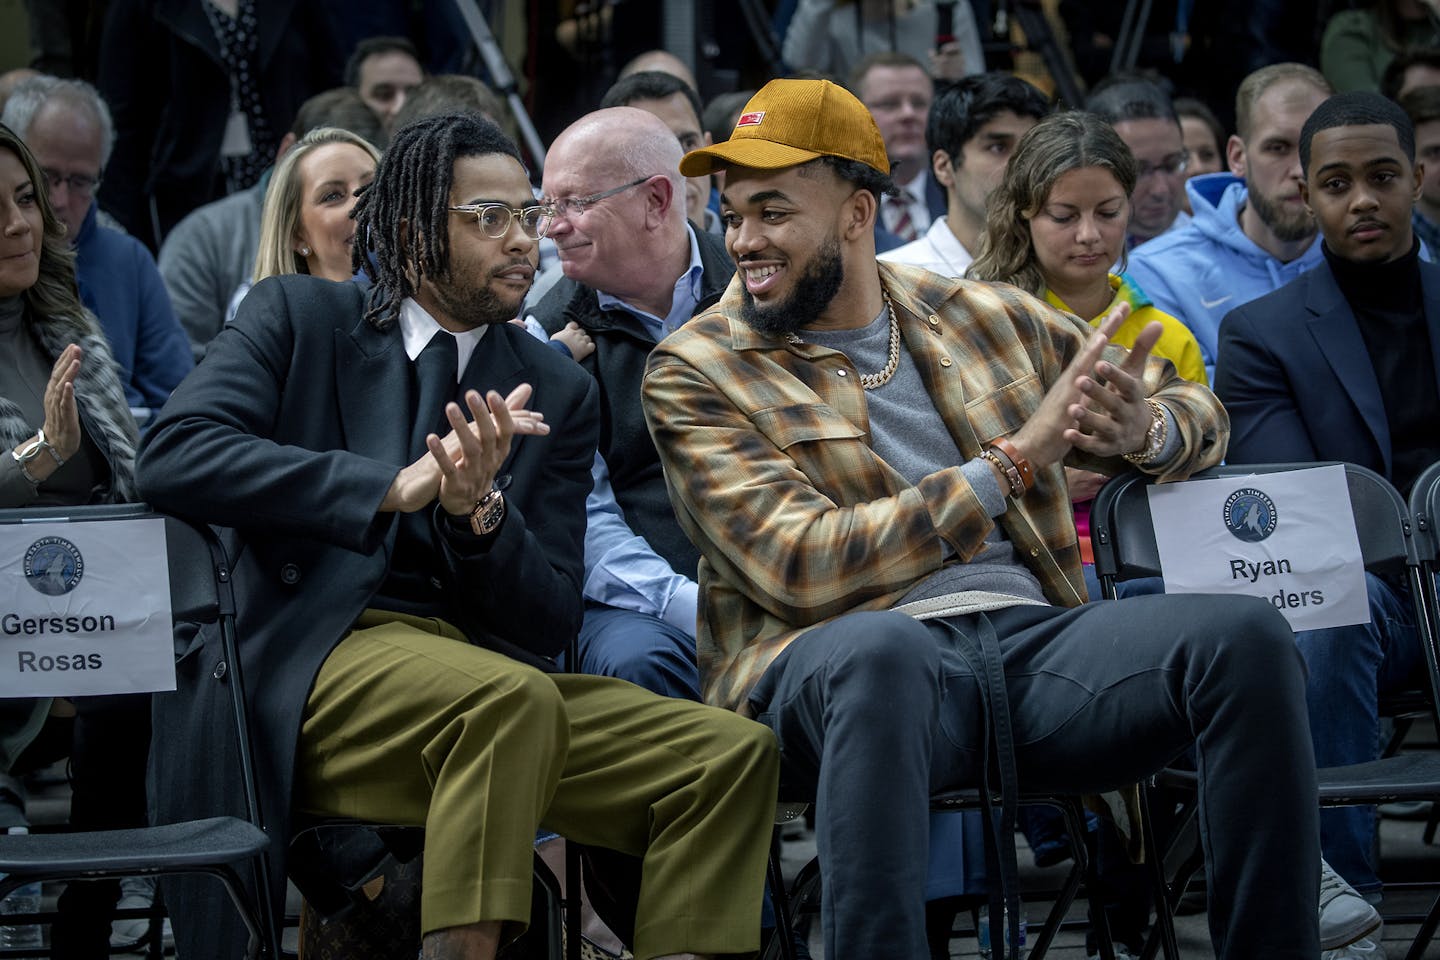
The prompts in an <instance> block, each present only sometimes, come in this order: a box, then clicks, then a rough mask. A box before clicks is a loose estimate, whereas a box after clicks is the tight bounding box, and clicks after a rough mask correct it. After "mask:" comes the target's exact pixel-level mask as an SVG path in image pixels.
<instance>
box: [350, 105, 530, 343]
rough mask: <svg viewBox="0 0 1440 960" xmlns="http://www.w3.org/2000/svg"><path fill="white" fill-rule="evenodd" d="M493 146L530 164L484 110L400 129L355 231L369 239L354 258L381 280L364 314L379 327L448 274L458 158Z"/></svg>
mask: <svg viewBox="0 0 1440 960" xmlns="http://www.w3.org/2000/svg"><path fill="white" fill-rule="evenodd" d="M491 153H501V154H504V155H506V156H509V157H514V158H515V160H516V162H517V163H522V164H523V161H521V160H520V151H519V150H518V149H517V148H516V146H515V144H514V143H513V142H512V141H511V140H510V138H509V137H507V136H505V133H504V132H503V131H502V130H501V129H500V128H499V127H497V126H496V125H495V124H494V123H492V122H490V121H489V120H487V119H485V118H484V117H482V116H481V115H480V114H478V113H450V114H444V115H442V116H437V117H426V118H425V119H423V120H417V121H415V122H414V123H412V124H410V125H409V126H407V127H404V128H402V129H401V130H399V131H397V132H396V134H395V137H394V139H393V140H391V142H390V149H388V150H386V151H385V155H384V157H382V158H381V160H380V166H379V167H378V168H377V169H376V170H375V179H374V181H373V182H372V183H371V184H370V186H369V187H367V188H366V189H365V191H364V192H363V193H361V194H360V198H359V200H357V201H356V203H355V211H354V213H353V214H352V216H353V217H354V218H355V235H356V237H357V238H360V237H364V238H365V241H364V243H356V244H355V247H354V251H353V252H352V254H351V264H352V266H353V267H354V269H355V270H357V271H358V270H362V269H363V270H365V271H366V272H368V273H369V274H371V276H372V278H373V279H374V281H375V285H374V289H373V290H372V291H371V295H370V301H369V307H368V309H366V311H365V319H366V320H367V321H368V322H369V323H370V324H371V325H373V326H374V327H375V328H376V329H377V330H387V329H389V328H390V326H391V325H392V324H394V323H395V322H396V320H397V319H398V317H399V316H400V303H401V301H403V300H404V299H405V298H406V297H413V296H414V295H415V291H416V289H417V287H418V286H419V283H420V279H421V278H422V277H425V276H430V277H433V278H435V279H437V280H446V279H448V278H449V275H450V224H449V220H450V212H449V207H450V186H451V183H452V181H453V180H454V175H455V161H456V160H458V159H460V158H462V157H479V156H485V155H487V154H491ZM371 252H373V254H374V259H375V262H374V264H371V263H370V262H369V261H368V259H367V253H371Z"/></svg>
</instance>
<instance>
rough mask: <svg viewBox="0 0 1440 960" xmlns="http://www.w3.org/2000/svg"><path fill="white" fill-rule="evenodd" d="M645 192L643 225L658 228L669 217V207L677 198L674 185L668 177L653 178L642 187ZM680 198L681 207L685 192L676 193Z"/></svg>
mask: <svg viewBox="0 0 1440 960" xmlns="http://www.w3.org/2000/svg"><path fill="white" fill-rule="evenodd" d="M644 190H645V225H646V226H647V227H649V228H652V229H653V228H655V227H658V226H659V225H660V224H662V223H664V222H665V219H666V217H668V216H669V215H670V206H671V205H672V204H673V203H675V197H676V196H677V193H676V190H675V184H674V183H672V182H671V181H670V178H669V177H655V178H654V179H652V180H651V181H650V182H649V183H648V184H646V185H645V187H644ZM678 196H679V197H680V198H681V205H682V206H683V205H684V198H685V191H684V190H681V191H679V193H678Z"/></svg>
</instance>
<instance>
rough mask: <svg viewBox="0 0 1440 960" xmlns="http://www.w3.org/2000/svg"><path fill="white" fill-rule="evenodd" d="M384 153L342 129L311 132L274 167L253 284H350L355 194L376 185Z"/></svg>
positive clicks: (261, 225) (321, 129) (361, 138)
mask: <svg viewBox="0 0 1440 960" xmlns="http://www.w3.org/2000/svg"><path fill="white" fill-rule="evenodd" d="M379 164H380V151H378V150H376V149H375V147H374V146H372V145H371V144H370V142H369V141H368V140H366V139H365V138H364V137H361V136H359V135H358V134H354V133H351V132H350V131H349V130H341V129H340V128H339V127H319V128H317V129H315V130H311V131H310V132H309V133H307V134H305V136H303V137H301V138H300V139H299V140H298V141H296V143H295V146H293V147H291V148H290V149H289V150H288V151H286V153H285V156H283V157H281V158H280V162H279V163H277V164H276V165H275V172H274V173H273V174H272V175H271V177H270V186H268V187H267V188H266V189H265V208H264V211H263V212H262V213H261V215H260V249H259V252H258V253H257V254H256V257H255V273H254V276H252V277H251V282H252V283H259V282H260V281H261V280H264V279H265V278H266V277H275V276H282V275H284V274H287V273H308V274H312V275H314V276H317V277H324V278H326V279H327V280H349V279H350V277H351V275H352V271H351V269H350V247H351V245H352V244H353V243H354V240H355V221H354V220H351V219H350V211H351V210H353V209H354V208H355V193H356V191H357V190H359V189H360V188H361V187H363V186H365V185H366V184H368V183H369V182H370V181H371V180H373V179H375V168H376V167H377V166H379Z"/></svg>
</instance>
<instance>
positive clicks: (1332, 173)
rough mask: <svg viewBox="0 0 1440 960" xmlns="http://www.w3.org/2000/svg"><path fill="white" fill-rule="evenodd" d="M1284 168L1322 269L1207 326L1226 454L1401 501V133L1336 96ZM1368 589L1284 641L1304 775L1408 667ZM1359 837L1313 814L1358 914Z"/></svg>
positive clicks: (1407, 404)
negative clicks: (1396, 495)
mask: <svg viewBox="0 0 1440 960" xmlns="http://www.w3.org/2000/svg"><path fill="white" fill-rule="evenodd" d="M1300 163H1301V166H1302V167H1303V168H1304V171H1305V180H1304V183H1303V185H1302V188H1301V190H1302V196H1303V197H1304V199H1305V203H1306V205H1307V206H1308V207H1309V208H1310V211H1311V213H1312V214H1313V215H1314V217H1315V219H1316V221H1317V223H1318V225H1319V227H1320V232H1321V234H1322V235H1323V237H1324V254H1325V259H1324V262H1323V263H1321V264H1320V265H1319V266H1317V267H1316V268H1315V269H1313V270H1310V271H1309V272H1307V273H1304V274H1302V275H1300V276H1299V277H1297V278H1295V280H1293V281H1291V282H1290V283H1289V284H1287V285H1286V286H1284V287H1281V288H1280V289H1279V290H1276V291H1275V292H1274V293H1271V294H1269V295H1268V296H1265V297H1261V298H1260V299H1258V300H1255V301H1252V302H1251V303H1248V304H1246V305H1245V306H1243V307H1240V308H1239V309H1237V310H1234V311H1232V312H1231V313H1230V314H1229V315H1228V316H1227V317H1226V318H1225V320H1224V322H1223V323H1222V324H1221V326H1220V346H1219V353H1218V359H1217V363H1216V367H1217V370H1216V376H1215V393H1216V394H1217V395H1218V396H1219V397H1220V399H1221V401H1222V402H1223V403H1224V404H1225V408H1226V409H1227V410H1228V411H1229V413H1230V428H1231V434H1230V449H1229V453H1228V455H1227V456H1228V459H1229V461H1230V462H1231V463H1284V462H1296V461H1312V460H1346V461H1350V462H1351V463H1358V464H1361V465H1363V466H1366V467H1369V468H1371V469H1372V470H1375V471H1377V472H1379V473H1381V474H1383V475H1384V476H1385V477H1387V478H1389V480H1390V481H1391V482H1392V483H1394V484H1395V486H1396V487H1397V488H1398V489H1399V490H1400V491H1401V493H1408V492H1409V488H1410V486H1411V484H1413V483H1414V481H1415V478H1416V477H1417V476H1418V475H1419V474H1420V472H1421V471H1422V470H1424V469H1425V467H1427V466H1429V465H1430V464H1431V463H1432V462H1434V461H1435V460H1437V459H1440V390H1437V386H1436V383H1437V370H1440V352H1437V351H1440V267H1437V266H1435V265H1433V264H1429V263H1423V262H1421V261H1420V258H1419V242H1418V241H1417V240H1416V239H1415V236H1414V233H1413V232H1412V230H1411V226H1410V224H1411V208H1412V207H1413V205H1414V203H1415V199H1416V197H1417V196H1418V195H1419V192H1420V178H1421V173H1422V170H1421V168H1420V167H1419V166H1418V165H1416V163H1415V132H1414V128H1413V127H1412V126H1411V124H1410V120H1409V118H1408V117H1407V116H1406V115H1405V112H1404V111H1403V110H1401V109H1400V108H1399V107H1398V106H1396V105H1395V104H1394V103H1392V102H1390V101H1389V100H1387V99H1385V98H1384V97H1381V96H1379V95H1378V94H1373V93H1347V94H1341V95H1339V96H1336V97H1332V98H1330V99H1329V100H1326V101H1325V102H1324V103H1322V104H1321V105H1320V106H1319V107H1317V108H1316V110H1315V112H1314V113H1313V114H1311V116H1310V119H1309V120H1307V121H1306V123H1305V126H1304V128H1303V130H1302V131H1301V134H1300ZM1368 586H1369V593H1370V609H1371V614H1372V621H1371V623H1368V624H1363V625H1358V626H1353V627H1337V628H1332V629H1328V630H1308V631H1302V632H1300V633H1297V634H1296V642H1297V643H1298V644H1299V645H1300V650H1301V653H1302V654H1304V656H1305V659H1306V662H1307V664H1308V666H1309V670H1310V676H1309V685H1308V688H1307V691H1306V696H1307V699H1308V701H1309V704H1310V732H1311V735H1312V736H1313V737H1314V740H1315V760H1316V763H1317V765H1319V766H1330V765H1333V764H1342V763H1355V762H1359V761H1363V760H1372V759H1374V758H1375V757H1376V755H1377V751H1378V743H1379V721H1378V719H1377V702H1378V695H1379V693H1380V692H1382V691H1385V690H1388V689H1391V688H1394V687H1400V686H1404V685H1405V681H1406V680H1407V679H1408V678H1409V676H1410V674H1411V673H1412V672H1413V670H1414V669H1415V667H1416V665H1417V664H1418V663H1419V656H1420V647H1419V640H1418V639H1417V637H1416V633H1415V628H1414V624H1413V621H1412V618H1411V612H1410V606H1409V602H1408V598H1407V597H1405V596H1404V595H1403V592H1402V591H1401V590H1399V589H1397V588H1396V587H1395V586H1394V585H1392V584H1389V583H1386V582H1384V581H1382V580H1380V579H1379V578H1377V577H1374V576H1370V577H1368ZM1373 832H1374V812H1373V810H1372V809H1371V808H1361V807H1346V808H1343V809H1340V810H1329V811H1324V812H1322V814H1321V837H1322V845H1323V848H1324V853H1325V858H1326V860H1328V861H1329V862H1330V864H1331V866H1333V867H1334V868H1335V869H1336V870H1337V871H1339V873H1340V874H1341V876H1343V877H1345V879H1347V880H1348V881H1350V883H1352V884H1353V885H1354V886H1355V887H1356V888H1357V889H1358V890H1359V891H1360V893H1361V894H1364V895H1366V896H1367V898H1368V899H1371V900H1372V901H1373V900H1375V899H1378V894H1379V890H1380V881H1379V878H1378V877H1377V876H1376V873H1375V869H1374V864H1373V862H1372V852H1371V851H1372V838H1373ZM1322 899H1323V896H1322Z"/></svg>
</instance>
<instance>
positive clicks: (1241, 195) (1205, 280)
mask: <svg viewBox="0 0 1440 960" xmlns="http://www.w3.org/2000/svg"><path fill="white" fill-rule="evenodd" d="M1185 191H1186V193H1188V194H1189V195H1190V207H1191V209H1192V210H1193V211H1194V213H1195V217H1194V219H1193V220H1191V221H1190V222H1189V223H1188V224H1186V225H1185V226H1183V227H1180V228H1179V229H1176V230H1171V231H1169V232H1168V233H1163V234H1161V235H1160V236H1158V237H1156V238H1155V239H1154V240H1151V241H1150V242H1148V243H1145V244H1142V245H1141V246H1139V247H1137V248H1136V249H1135V250H1133V251H1132V252H1131V253H1130V261H1129V267H1128V269H1127V272H1128V273H1129V274H1130V276H1131V277H1132V278H1133V279H1134V280H1135V282H1136V283H1137V284H1139V286H1140V288H1141V289H1142V290H1144V291H1145V292H1146V293H1147V294H1148V295H1149V296H1150V299H1151V300H1153V301H1154V302H1155V306H1156V307H1158V308H1159V309H1160V310H1162V311H1163V312H1165V313H1168V314H1170V315H1171V316H1172V317H1175V318H1176V319H1178V320H1179V321H1180V322H1181V323H1183V324H1185V326H1187V327H1189V328H1190V332H1191V333H1193V334H1195V339H1196V340H1197V341H1199V343H1200V353H1201V354H1202V355H1203V356H1204V358H1205V373H1206V375H1207V376H1209V378H1210V382H1211V383H1214V382H1215V353H1216V347H1217V344H1218V343H1219V338H1220V321H1221V320H1222V319H1224V317H1225V314H1227V313H1229V312H1230V311H1231V310H1234V309H1235V308H1236V307H1238V306H1240V305H1241V304H1244V303H1249V302H1250V301H1251V300H1254V299H1255V298H1256V297H1262V296H1264V295H1265V294H1267V293H1269V292H1270V291H1272V290H1278V289H1279V288H1281V287H1283V286H1284V285H1285V284H1287V283H1289V282H1290V281H1291V280H1293V279H1295V278H1296V277H1298V276H1299V275H1300V274H1302V273H1304V272H1305V271H1306V270H1309V269H1310V268H1311V267H1314V266H1317V265H1318V264H1319V263H1320V262H1321V260H1322V259H1323V256H1322V254H1321V252H1320V236H1319V234H1318V233H1317V234H1316V236H1315V241H1314V242H1313V243H1311V244H1310V246H1309V248H1308V249H1306V251H1305V252H1304V253H1303V254H1301V255H1300V256H1299V257H1297V258H1296V259H1294V260H1291V261H1290V262H1289V263H1281V262H1280V261H1279V260H1277V259H1275V258H1274V257H1273V256H1271V255H1270V254H1269V253H1267V252H1266V251H1265V250H1263V249H1261V248H1260V247H1259V246H1258V245H1256V243H1255V241H1253V240H1251V239H1250V238H1249V237H1247V236H1245V233H1244V231H1242V230H1241V229H1240V211H1241V209H1243V207H1244V205H1245V197H1246V192H1245V183H1244V181H1242V180H1241V179H1239V178H1238V177H1235V176H1233V175H1231V174H1228V173H1210V174H1206V175H1204V176H1200V177H1192V178H1191V179H1190V180H1189V182H1188V183H1186V185H1185Z"/></svg>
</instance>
